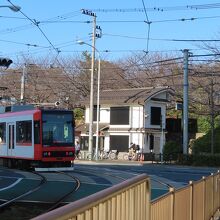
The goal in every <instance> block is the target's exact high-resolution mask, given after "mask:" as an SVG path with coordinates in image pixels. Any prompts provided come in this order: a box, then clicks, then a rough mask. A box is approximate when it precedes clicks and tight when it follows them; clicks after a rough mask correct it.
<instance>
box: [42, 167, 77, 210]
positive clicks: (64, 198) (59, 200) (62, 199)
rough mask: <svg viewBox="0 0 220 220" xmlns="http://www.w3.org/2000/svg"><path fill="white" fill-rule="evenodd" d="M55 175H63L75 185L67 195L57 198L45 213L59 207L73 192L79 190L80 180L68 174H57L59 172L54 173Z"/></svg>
mask: <svg viewBox="0 0 220 220" xmlns="http://www.w3.org/2000/svg"><path fill="white" fill-rule="evenodd" d="M55 172H56V173H59V174H62V175H65V176H68V177H70V178H71V179H73V180H74V181H75V182H76V184H75V185H74V187H73V188H72V189H71V190H70V191H69V192H67V193H65V194H64V195H63V196H62V197H61V198H59V199H58V200H57V201H56V202H54V204H53V206H51V207H50V208H49V209H47V210H46V212H49V211H51V210H53V209H55V208H57V207H59V206H60V205H61V204H62V203H63V202H64V201H65V200H66V199H67V198H68V197H69V196H70V195H72V194H73V193H74V192H77V191H78V189H79V188H80V184H81V183H80V180H79V179H78V178H76V177H75V176H72V175H70V174H68V173H64V172H59V171H55Z"/></svg>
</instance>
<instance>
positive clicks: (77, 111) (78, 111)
mask: <svg viewBox="0 0 220 220" xmlns="http://www.w3.org/2000/svg"><path fill="white" fill-rule="evenodd" d="M73 112H74V117H75V119H76V120H82V119H83V116H84V111H83V109H81V108H75V109H74V110H73Z"/></svg>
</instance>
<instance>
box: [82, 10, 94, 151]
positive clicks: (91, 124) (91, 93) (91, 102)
mask: <svg viewBox="0 0 220 220" xmlns="http://www.w3.org/2000/svg"><path fill="white" fill-rule="evenodd" d="M82 13H83V14H85V15H88V16H92V17H93V32H92V63H91V85H90V107H89V153H90V154H92V148H93V108H94V106H93V98H94V97H93V96H94V95H93V94H94V92H93V86H94V85H93V84H94V82H93V81H94V66H95V39H96V14H95V13H93V12H91V11H88V10H84V9H82Z"/></svg>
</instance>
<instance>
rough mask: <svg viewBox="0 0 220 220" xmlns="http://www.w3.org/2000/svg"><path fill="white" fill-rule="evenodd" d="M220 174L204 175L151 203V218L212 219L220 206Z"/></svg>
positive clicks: (167, 219) (173, 219)
mask: <svg viewBox="0 0 220 220" xmlns="http://www.w3.org/2000/svg"><path fill="white" fill-rule="evenodd" d="M219 181H220V174H219V172H218V173H216V174H214V175H213V174H212V175H210V176H208V177H206V178H205V177H203V178H202V179H201V180H199V181H196V182H190V184H189V185H188V186H186V187H184V188H182V189H179V190H174V188H170V192H169V193H167V194H166V195H164V196H162V197H160V198H158V199H156V200H154V201H153V202H152V203H151V220H161V219H163V220H210V219H211V218H213V215H214V214H215V212H216V211H217V210H218V208H220V182H219Z"/></svg>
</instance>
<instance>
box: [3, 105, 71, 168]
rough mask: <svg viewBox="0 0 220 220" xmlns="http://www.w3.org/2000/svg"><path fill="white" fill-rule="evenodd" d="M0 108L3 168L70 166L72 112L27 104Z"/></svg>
mask: <svg viewBox="0 0 220 220" xmlns="http://www.w3.org/2000/svg"><path fill="white" fill-rule="evenodd" d="M2 109H3V110H2ZM2 109H1V114H0V158H2V159H3V163H4V164H5V165H7V166H9V167H25V168H28V167H35V168H36V167H70V166H71V163H72V161H74V159H75V147H74V118H73V112H72V111H68V110H58V109H41V108H36V107H34V106H31V105H20V106H7V107H2Z"/></svg>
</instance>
